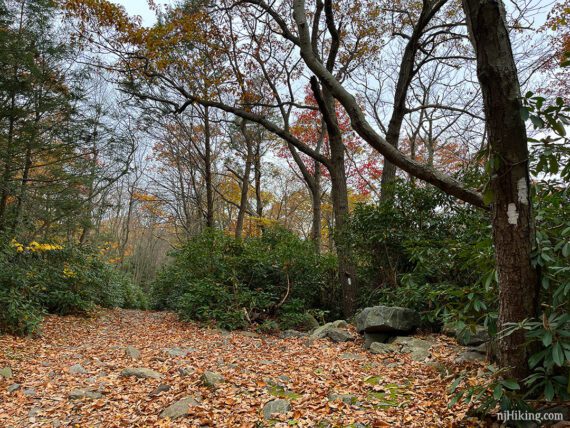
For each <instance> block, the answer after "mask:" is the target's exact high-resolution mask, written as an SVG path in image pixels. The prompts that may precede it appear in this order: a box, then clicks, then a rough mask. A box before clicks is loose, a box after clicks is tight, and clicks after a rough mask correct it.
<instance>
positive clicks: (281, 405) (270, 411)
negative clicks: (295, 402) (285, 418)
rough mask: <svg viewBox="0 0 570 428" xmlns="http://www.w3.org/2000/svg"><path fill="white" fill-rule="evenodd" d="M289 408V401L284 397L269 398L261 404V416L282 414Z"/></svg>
mask: <svg viewBox="0 0 570 428" xmlns="http://www.w3.org/2000/svg"><path fill="white" fill-rule="evenodd" d="M290 410H291V403H289V401H287V400H284V399H281V398H280V399H277V400H271V401H269V402H268V403H266V404H265V406H263V418H264V419H266V420H269V419H271V416H272V415H274V414H283V413H287V412H289V411H290Z"/></svg>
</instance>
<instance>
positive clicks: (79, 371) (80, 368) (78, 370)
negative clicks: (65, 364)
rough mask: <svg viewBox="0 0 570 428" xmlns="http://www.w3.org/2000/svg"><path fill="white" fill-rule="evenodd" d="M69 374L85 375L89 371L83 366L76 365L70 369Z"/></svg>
mask: <svg viewBox="0 0 570 428" xmlns="http://www.w3.org/2000/svg"><path fill="white" fill-rule="evenodd" d="M69 373H71V374H85V373H87V370H85V369H84V368H83V366H82V365H81V364H74V365H72V366H71V367H70V368H69Z"/></svg>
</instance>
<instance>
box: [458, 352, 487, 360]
mask: <svg viewBox="0 0 570 428" xmlns="http://www.w3.org/2000/svg"><path fill="white" fill-rule="evenodd" d="M474 361H485V354H482V353H480V352H477V351H466V352H463V353H461V355H459V357H457V358H456V359H455V362H456V363H470V362H474Z"/></svg>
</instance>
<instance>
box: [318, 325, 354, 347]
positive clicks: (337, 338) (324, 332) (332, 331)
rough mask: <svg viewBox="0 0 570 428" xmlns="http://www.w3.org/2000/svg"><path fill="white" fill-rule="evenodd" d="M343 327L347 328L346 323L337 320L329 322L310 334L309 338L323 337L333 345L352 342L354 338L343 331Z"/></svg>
mask: <svg viewBox="0 0 570 428" xmlns="http://www.w3.org/2000/svg"><path fill="white" fill-rule="evenodd" d="M339 326H340V327H339ZM344 327H348V324H347V322H346V321H343V320H338V321H334V322H329V323H326V324H325V325H322V326H320V327H319V328H317V329H315V330H314V331H313V332H312V333H311V336H310V337H311V338H312V339H324V338H325V337H328V338H330V339H331V340H332V341H333V342H335V343H338V342H348V341H350V340H354V337H353V336H352V334H351V333H350V332H349V331H347V330H343V328H344Z"/></svg>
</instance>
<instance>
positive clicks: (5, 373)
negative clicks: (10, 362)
mask: <svg viewBox="0 0 570 428" xmlns="http://www.w3.org/2000/svg"><path fill="white" fill-rule="evenodd" d="M12 376H13V374H12V369H11V368H10V367H4V368H2V369H0V379H10V378H11V377H12Z"/></svg>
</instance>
